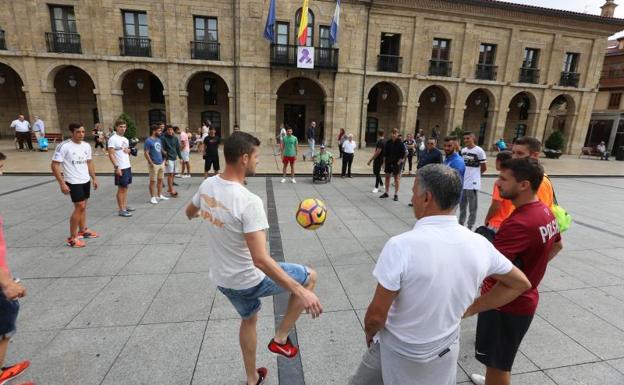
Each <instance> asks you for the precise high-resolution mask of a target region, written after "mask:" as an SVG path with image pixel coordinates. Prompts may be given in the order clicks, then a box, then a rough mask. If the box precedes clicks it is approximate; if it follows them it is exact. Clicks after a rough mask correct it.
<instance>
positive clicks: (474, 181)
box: [461, 146, 487, 190]
mask: <svg viewBox="0 0 624 385" xmlns="http://www.w3.org/2000/svg"><path fill="white" fill-rule="evenodd" d="M461 156H462V158H464V165H465V166H466V171H465V172H464V189H466V190H481V165H482V164H484V163H486V162H487V157H486V155H485V151H483V149H482V148H481V147H479V146H474V147H473V148H468V147H464V148H463V149H462V150H461Z"/></svg>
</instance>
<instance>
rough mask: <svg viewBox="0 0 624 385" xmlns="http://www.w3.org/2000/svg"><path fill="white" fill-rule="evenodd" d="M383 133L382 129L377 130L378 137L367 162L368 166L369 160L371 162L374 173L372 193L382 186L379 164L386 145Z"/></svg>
mask: <svg viewBox="0 0 624 385" xmlns="http://www.w3.org/2000/svg"><path fill="white" fill-rule="evenodd" d="M384 135H385V133H384V132H383V131H379V139H378V140H377V144H376V145H375V153H374V154H373V157H372V158H370V159H369V161H368V163H367V164H368V165H369V166H370V164H371V162H373V174H375V188H374V189H373V194H377V193H378V192H379V186H382V187H383V181H382V180H381V166H382V165H383V161H384V146H385V145H386V140H385V139H384Z"/></svg>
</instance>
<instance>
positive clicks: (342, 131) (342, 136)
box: [337, 128, 347, 158]
mask: <svg viewBox="0 0 624 385" xmlns="http://www.w3.org/2000/svg"><path fill="white" fill-rule="evenodd" d="M346 134H347V133H346V132H345V129H344V128H341V129H340V131H339V132H338V138H337V139H338V151H339V152H340V156H338V157H339V158H342V143H344V141H345V140H346V139H347V138H346V136H345V135H346Z"/></svg>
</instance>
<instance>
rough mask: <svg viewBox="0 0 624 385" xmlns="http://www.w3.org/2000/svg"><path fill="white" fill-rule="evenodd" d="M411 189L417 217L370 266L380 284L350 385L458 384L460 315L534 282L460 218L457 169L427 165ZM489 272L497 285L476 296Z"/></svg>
mask: <svg viewBox="0 0 624 385" xmlns="http://www.w3.org/2000/svg"><path fill="white" fill-rule="evenodd" d="M412 191H413V196H412V204H413V207H414V215H415V217H416V219H417V220H418V222H417V223H416V225H415V226H414V228H413V229H412V230H410V231H408V232H405V233H403V234H400V235H398V236H395V237H393V238H391V239H390V240H389V241H388V242H387V243H386V245H385V246H384V248H383V250H382V252H381V255H380V256H379V260H378V261H377V265H376V266H375V269H374V270H373V275H374V276H375V278H376V279H377V282H378V284H377V288H376V291H375V295H374V297H373V300H372V301H371V303H370V305H369V306H368V310H367V312H366V317H365V319H364V325H365V327H364V329H365V332H366V343H367V345H368V350H367V351H366V353H365V354H364V357H363V359H362V362H361V364H360V366H359V367H358V369H357V371H356V372H355V375H354V376H353V377H352V378H351V380H350V382H349V384H350V385H377V384H379V385H381V384H383V385H408V384H409V385H431V384H436V385H455V382H456V378H455V377H456V370H457V369H456V365H457V358H458V356H459V333H460V329H459V324H460V321H461V319H462V317H463V316H464V315H465V314H466V315H472V314H475V313H478V312H481V311H484V310H486V309H493V308H497V307H499V306H502V305H504V304H506V303H508V302H510V301H511V300H513V299H514V298H516V297H517V296H518V295H520V294H521V293H522V292H523V291H525V290H527V289H528V288H530V287H531V284H530V282H529V281H528V279H527V278H526V276H525V275H524V274H523V273H522V272H521V271H520V270H518V269H517V268H516V267H515V266H513V265H512V264H511V262H510V261H509V260H507V259H506V258H505V257H504V256H503V255H502V254H501V253H499V252H498V251H497V250H496V249H495V248H494V246H492V244H490V242H488V241H487V240H486V239H485V238H484V237H482V236H480V235H478V234H475V233H473V232H471V231H470V230H468V229H467V228H465V227H463V226H460V225H459V223H457V218H456V217H455V215H454V212H455V209H456V207H457V205H458V203H459V199H460V196H461V192H462V182H461V179H460V177H459V175H458V174H457V173H456V172H455V171H454V170H452V169H451V168H449V167H447V166H443V165H439V164H432V165H428V166H425V167H423V168H421V169H419V170H418V171H417V173H416V178H415V181H414V187H413V189H412ZM413 245H418V247H413ZM489 276H491V277H493V278H495V279H496V280H497V281H498V282H499V285H498V286H496V288H494V289H492V291H490V292H488V293H487V294H486V295H485V296H481V297H480V298H479V300H478V301H476V302H475V301H474V300H475V298H476V297H477V296H478V294H479V285H480V284H481V282H482V280H483V278H484V277H489ZM469 308H470V309H469ZM468 309H469V311H468Z"/></svg>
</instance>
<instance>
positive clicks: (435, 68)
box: [429, 59, 453, 76]
mask: <svg viewBox="0 0 624 385" xmlns="http://www.w3.org/2000/svg"><path fill="white" fill-rule="evenodd" d="M452 69H453V62H452V61H448V60H438V59H431V60H429V75H431V76H451V71H452Z"/></svg>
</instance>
